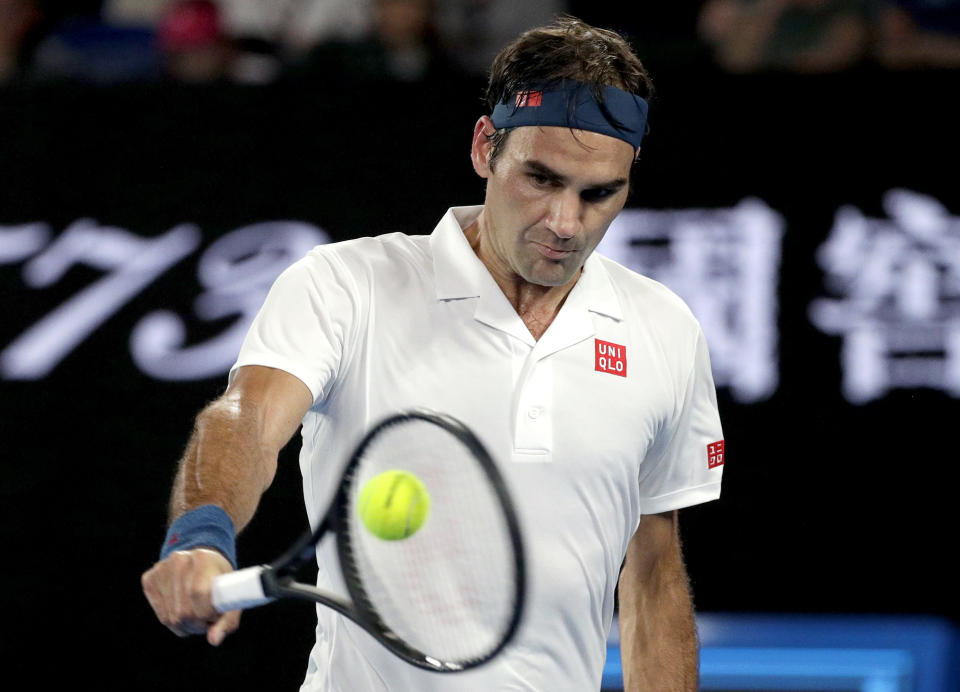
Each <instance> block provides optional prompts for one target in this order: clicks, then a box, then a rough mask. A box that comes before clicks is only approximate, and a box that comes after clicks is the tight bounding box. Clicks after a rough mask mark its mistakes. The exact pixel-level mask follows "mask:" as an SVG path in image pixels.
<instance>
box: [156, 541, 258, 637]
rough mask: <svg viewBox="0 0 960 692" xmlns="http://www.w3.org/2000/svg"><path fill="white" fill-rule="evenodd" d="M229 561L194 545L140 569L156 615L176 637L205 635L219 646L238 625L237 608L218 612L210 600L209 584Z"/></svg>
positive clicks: (213, 551)
mask: <svg viewBox="0 0 960 692" xmlns="http://www.w3.org/2000/svg"><path fill="white" fill-rule="evenodd" d="M232 570H233V568H232V567H231V565H230V562H229V561H228V560H227V558H225V557H224V556H223V555H222V554H221V553H219V552H218V551H216V550H207V549H204V548H198V549H195V550H184V551H178V552H175V553H171V554H170V556H169V557H167V559H166V560H162V561H161V562H158V563H157V564H155V565H154V566H153V567H151V568H150V569H149V570H147V571H146V572H144V573H143V577H142V578H141V580H140V581H141V583H142V584H143V593H144V594H145V595H146V597H147V600H148V601H150V606H151V607H152V608H153V612H154V613H156V615H157V619H159V620H160V622H162V623H163V624H164V625H166V626H167V628H168V629H169V630H170V631H171V632H173V633H174V634H176V635H177V636H178V637H186V636H188V635H191V634H204V633H206V635H207V641H208V642H210V644H212V645H213V646H220V643H221V642H222V641H223V640H224V638H225V637H226V636H227V635H228V634H230V633H231V632H233V631H234V630H235V629H237V627H239V626H240V612H241V611H239V610H232V611H230V612H229V613H224V614H222V615H221V614H220V613H218V612H217V611H216V610H215V609H214V607H213V603H212V602H211V600H210V587H211V582H212V581H213V578H214V577H215V576H217V575H218V574H224V573H225V572H230V571H232Z"/></svg>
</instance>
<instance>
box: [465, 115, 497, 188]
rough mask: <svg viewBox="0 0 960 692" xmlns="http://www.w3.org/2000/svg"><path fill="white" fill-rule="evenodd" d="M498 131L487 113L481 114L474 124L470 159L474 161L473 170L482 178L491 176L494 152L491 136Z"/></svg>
mask: <svg viewBox="0 0 960 692" xmlns="http://www.w3.org/2000/svg"><path fill="white" fill-rule="evenodd" d="M496 131H497V128H495V127H494V126H493V121H492V120H490V117H489V116H487V115H484V116H481V118H480V119H479V120H478V121H477V124H476V125H474V126H473V144H472V146H471V147H470V160H471V161H473V170H475V171H476V172H477V175H479V176H480V177H481V178H489V177H490V155H491V154H492V153H493V144H492V143H491V142H490V136H491V135H493V134H494V133H495V132H496Z"/></svg>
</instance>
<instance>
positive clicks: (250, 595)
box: [210, 565, 274, 613]
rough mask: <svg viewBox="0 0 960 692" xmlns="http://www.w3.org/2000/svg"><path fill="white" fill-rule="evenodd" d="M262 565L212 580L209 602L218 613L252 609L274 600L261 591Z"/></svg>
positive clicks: (263, 568)
mask: <svg viewBox="0 0 960 692" xmlns="http://www.w3.org/2000/svg"><path fill="white" fill-rule="evenodd" d="M266 569H267V568H266V567H264V566H263V565H260V566H258V567H247V568H245V569H241V570H237V571H236V572H228V573H227V574H221V575H220V576H218V577H214V578H213V586H212V588H211V593H210V596H211V600H212V601H213V607H214V608H216V610H217V612H218V613H226V612H227V611H229V610H245V609H247V608H254V607H256V606H259V605H263V604H264V603H270V602H271V601H273V600H274V599H273V598H272V597H270V596H267V595H266V594H265V593H264V591H263V580H262V578H261V576H262V575H263V572H264V571H265V570H266Z"/></svg>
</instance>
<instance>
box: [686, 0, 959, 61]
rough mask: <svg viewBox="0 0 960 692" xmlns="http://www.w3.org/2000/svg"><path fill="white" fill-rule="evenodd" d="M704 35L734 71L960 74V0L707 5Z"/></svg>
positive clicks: (721, 1)
mask: <svg viewBox="0 0 960 692" xmlns="http://www.w3.org/2000/svg"><path fill="white" fill-rule="evenodd" d="M697 30H698V35H699V36H700V37H701V38H702V39H703V41H704V42H705V43H707V44H708V45H709V46H710V47H711V48H712V50H713V54H714V57H715V59H716V61H717V62H718V63H719V64H720V65H721V66H722V67H723V68H724V69H726V70H729V71H731V72H755V71H761V70H783V71H792V72H806V73H818V72H837V71H840V70H845V69H848V68H851V67H853V66H855V65H858V64H861V63H863V62H865V61H872V62H875V63H879V64H880V65H882V66H884V67H886V68H888V69H916V68H957V67H960V0H707V1H706V2H705V3H704V4H703V7H702V9H701V12H700V16H699V21H698V26H697Z"/></svg>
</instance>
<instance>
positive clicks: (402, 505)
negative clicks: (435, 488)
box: [357, 470, 430, 541]
mask: <svg viewBox="0 0 960 692" xmlns="http://www.w3.org/2000/svg"><path fill="white" fill-rule="evenodd" d="M357 512H358V513H359V514H360V519H361V520H362V521H363V525H364V526H366V527H367V530H368V531H369V532H370V533H372V534H373V535H374V536H377V537H378V538H382V539H383V540H385V541H398V540H400V539H403V538H409V537H410V536H412V535H413V534H415V533H416V532H417V531H418V530H419V529H420V527H421V526H423V523H424V522H425V521H426V520H427V515H428V514H429V513H430V494H429V493H428V492H427V489H426V487H425V486H424V485H423V482H421V480H420V479H419V478H417V477H416V476H414V475H413V474H412V473H410V472H408V471H398V470H394V471H384V472H383V473H381V474H378V475H376V476H374V477H373V478H371V479H370V480H369V481H367V484H366V485H364V486H363V490H361V491H360V499H359V500H358V502H357Z"/></svg>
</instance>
